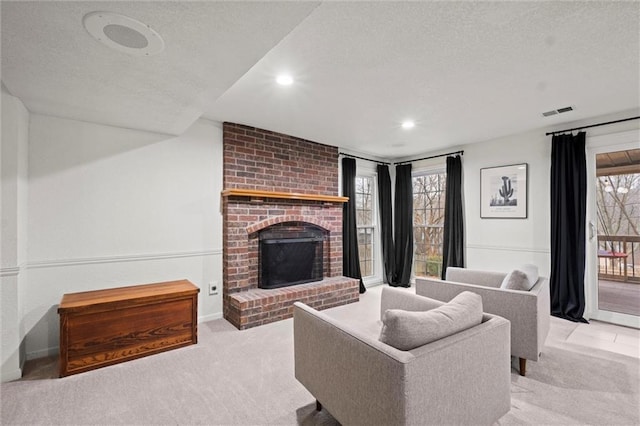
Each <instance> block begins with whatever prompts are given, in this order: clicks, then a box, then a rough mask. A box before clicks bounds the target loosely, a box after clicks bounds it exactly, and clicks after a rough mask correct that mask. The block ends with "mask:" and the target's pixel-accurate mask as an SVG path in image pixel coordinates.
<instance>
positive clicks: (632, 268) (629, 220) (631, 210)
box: [596, 173, 640, 280]
mask: <svg viewBox="0 0 640 426" xmlns="http://www.w3.org/2000/svg"><path fill="white" fill-rule="evenodd" d="M596 197H597V198H596V203H597V208H598V222H599V223H598V228H599V229H600V232H599V234H600V235H599V237H598V240H599V243H598V249H599V252H598V257H599V268H600V274H605V275H611V276H613V277H616V276H621V277H622V276H623V277H625V280H627V279H628V280H638V279H639V278H640V243H639V242H638V241H639V240H640V239H639V238H638V236H640V232H639V228H640V174H638V173H630V174H619V175H607V176H599V177H598V178H597V187H596ZM624 265H626V270H625V266H624Z"/></svg>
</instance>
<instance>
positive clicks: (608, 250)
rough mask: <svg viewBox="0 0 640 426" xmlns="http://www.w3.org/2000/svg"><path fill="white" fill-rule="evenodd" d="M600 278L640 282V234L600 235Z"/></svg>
mask: <svg viewBox="0 0 640 426" xmlns="http://www.w3.org/2000/svg"><path fill="white" fill-rule="evenodd" d="M598 278H600V279H604V280H610V281H622V282H634V283H640V236H637V235H598Z"/></svg>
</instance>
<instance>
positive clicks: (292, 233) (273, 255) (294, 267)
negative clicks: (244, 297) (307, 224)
mask: <svg viewBox="0 0 640 426" xmlns="http://www.w3.org/2000/svg"><path fill="white" fill-rule="evenodd" d="M323 241H324V238H323V235H322V232H321V231H320V230H315V229H304V230H300V229H299V228H294V229H286V228H277V229H267V230H265V231H263V232H262V233H261V234H260V257H259V269H260V275H259V280H258V287H260V288H278V287H286V286H291V285H296V284H302V283H308V282H312V281H320V280H322V278H323V272H322V271H323V264H322V261H323V259H322V258H323V253H324V252H323Z"/></svg>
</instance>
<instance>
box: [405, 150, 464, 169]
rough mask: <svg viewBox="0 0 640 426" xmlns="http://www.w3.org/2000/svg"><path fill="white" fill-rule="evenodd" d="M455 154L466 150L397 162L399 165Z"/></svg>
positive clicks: (462, 153)
mask: <svg viewBox="0 0 640 426" xmlns="http://www.w3.org/2000/svg"><path fill="white" fill-rule="evenodd" d="M455 154H460V155H464V151H455V152H449V153H446V154H440V155H432V156H431V157H423V158H416V159H415V160H407V161H400V162H397V163H395V164H396V166H397V165H399V164H407V163H413V162H414V161H422V160H431V159H432V158H439V157H446V156H449V155H455Z"/></svg>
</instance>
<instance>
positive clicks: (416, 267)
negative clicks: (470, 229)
mask: <svg viewBox="0 0 640 426" xmlns="http://www.w3.org/2000/svg"><path fill="white" fill-rule="evenodd" d="M446 182H447V175H446V173H445V172H444V171H438V172H431V173H427V174H423V175H420V176H414V177H413V239H414V253H413V273H414V275H416V276H435V277H440V275H441V272H442V234H443V226H444V203H445V188H446Z"/></svg>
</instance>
